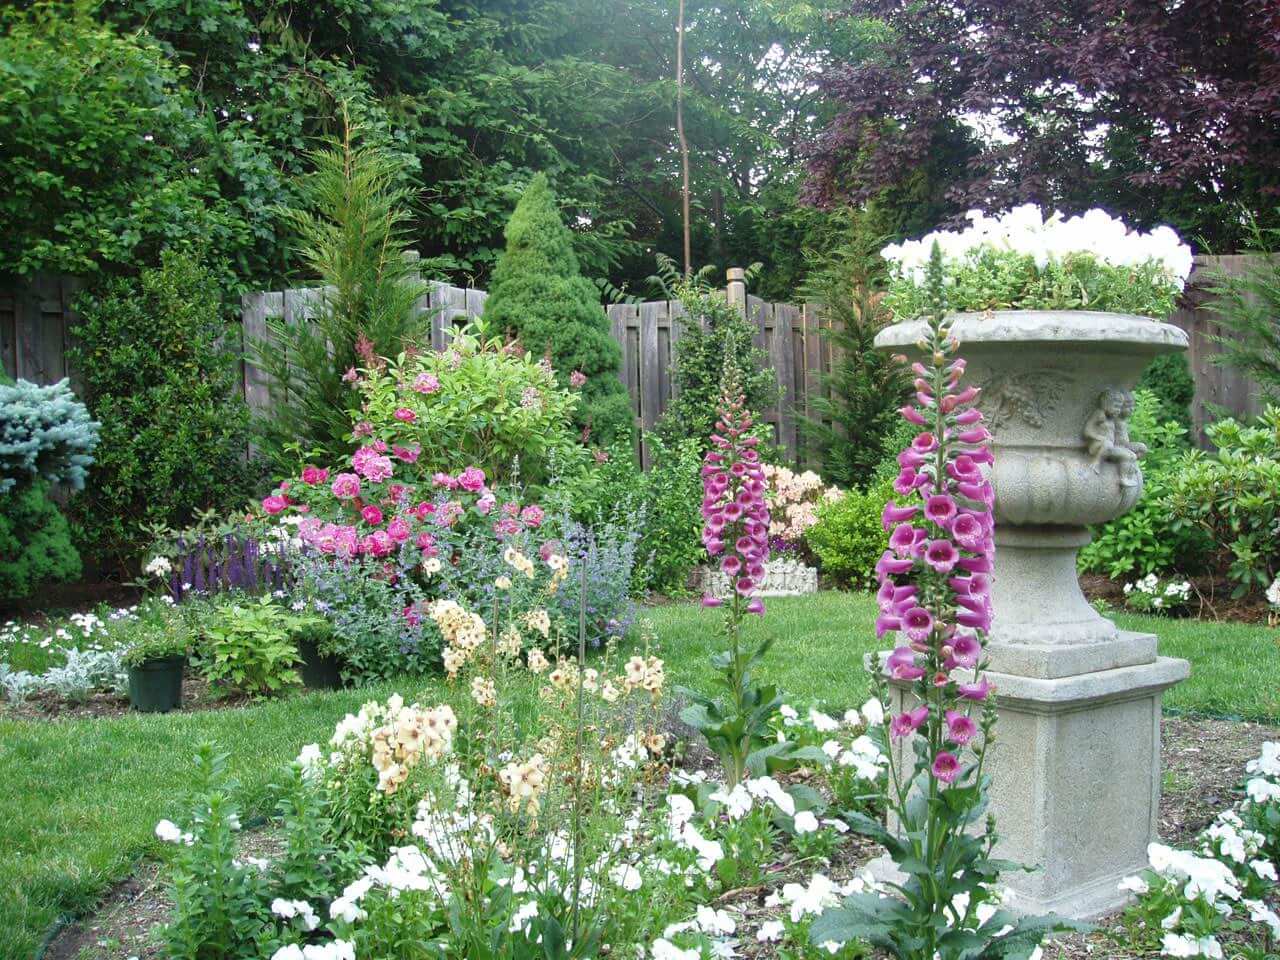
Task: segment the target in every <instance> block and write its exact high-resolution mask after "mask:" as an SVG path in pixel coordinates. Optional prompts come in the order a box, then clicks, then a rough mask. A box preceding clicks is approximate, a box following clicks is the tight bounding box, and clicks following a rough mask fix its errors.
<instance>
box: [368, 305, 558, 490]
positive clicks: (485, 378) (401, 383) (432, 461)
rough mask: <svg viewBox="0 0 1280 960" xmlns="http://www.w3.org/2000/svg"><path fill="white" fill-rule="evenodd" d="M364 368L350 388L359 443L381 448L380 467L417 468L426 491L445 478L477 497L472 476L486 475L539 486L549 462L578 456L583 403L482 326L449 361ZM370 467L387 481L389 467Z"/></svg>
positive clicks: (371, 360)
mask: <svg viewBox="0 0 1280 960" xmlns="http://www.w3.org/2000/svg"><path fill="white" fill-rule="evenodd" d="M362 364H363V366H362V367H361V369H359V370H358V371H355V372H354V373H355V375H354V376H353V377H352V379H351V385H352V388H353V391H354V393H355V395H356V397H357V402H358V423H357V424H356V429H355V430H354V434H355V439H356V440H359V441H364V442H366V443H368V442H370V441H371V442H373V443H374V444H379V445H381V446H382V448H383V449H382V450H381V451H380V452H378V453H377V454H376V455H375V456H376V457H380V458H384V459H385V460H397V461H399V462H401V463H404V464H407V465H408V466H410V467H414V468H415V469H413V470H410V471H407V472H406V473H404V474H403V475H404V476H406V477H412V478H413V479H415V480H416V482H417V483H419V484H421V483H422V482H423V481H424V480H425V479H426V478H427V477H429V476H430V475H431V474H432V473H434V472H436V471H438V470H443V471H445V472H446V473H448V474H449V475H452V476H455V477H458V478H459V480H460V482H461V481H462V480H463V478H467V479H466V480H465V482H466V483H467V484H468V485H467V486H464V487H463V489H465V490H467V491H468V492H471V493H475V492H477V489H478V488H477V487H476V486H475V485H474V481H473V480H472V479H470V478H471V477H472V476H473V474H469V473H468V472H467V471H468V470H472V471H477V470H478V471H481V472H483V474H484V475H485V477H486V478H487V481H486V482H487V483H489V484H490V485H493V484H502V483H505V482H507V481H508V480H510V479H512V478H514V477H515V476H516V474H517V472H518V475H519V477H520V479H521V480H522V481H524V482H528V481H533V482H537V481H539V480H541V479H543V478H544V476H545V474H546V469H547V461H548V458H549V457H551V456H552V455H553V454H562V455H564V456H572V455H574V454H575V453H576V452H577V449H578V447H579V444H578V443H577V440H576V436H575V434H574V431H573V430H572V427H571V424H572V420H573V414H574V411H575V410H576V408H577V405H578V403H579V402H580V394H579V393H578V392H577V391H576V390H571V389H566V388H563V387H561V386H560V385H559V384H558V383H557V380H556V376H555V373H554V371H552V370H550V369H549V368H548V367H546V366H544V365H543V364H542V363H540V362H538V361H535V360H534V359H533V358H532V357H530V356H529V355H528V354H523V353H518V352H515V351H513V350H511V349H508V346H507V344H505V343H503V341H502V340H501V339H500V338H496V337H488V336H486V335H485V334H484V332H483V331H482V329H481V328H480V327H478V326H471V327H468V328H465V329H463V330H460V331H457V332H455V334H454V336H453V339H452V340H451V342H450V346H449V349H448V350H445V351H435V350H420V351H419V350H408V351H406V352H405V353H403V354H401V355H400V356H398V357H396V358H383V357H376V356H372V355H371V356H369V357H367V358H365V359H363V360H362ZM371 460H372V462H371V464H370V466H371V468H372V469H373V470H374V471H375V472H378V473H385V472H387V464H386V463H385V462H383V460H379V459H375V458H371ZM517 464H518V467H517ZM355 472H356V473H357V474H359V475H360V477H361V478H362V479H369V477H368V476H367V474H365V473H363V472H361V470H359V469H357V470H356V471H355Z"/></svg>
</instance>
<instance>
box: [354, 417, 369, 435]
mask: <svg viewBox="0 0 1280 960" xmlns="http://www.w3.org/2000/svg"><path fill="white" fill-rule="evenodd" d="M351 432H352V433H353V434H355V435H356V436H357V437H368V436H371V435H372V434H373V424H372V423H370V422H369V421H368V420H361V421H360V422H359V423H357V424H356V425H355V429H353V430H352V431H351Z"/></svg>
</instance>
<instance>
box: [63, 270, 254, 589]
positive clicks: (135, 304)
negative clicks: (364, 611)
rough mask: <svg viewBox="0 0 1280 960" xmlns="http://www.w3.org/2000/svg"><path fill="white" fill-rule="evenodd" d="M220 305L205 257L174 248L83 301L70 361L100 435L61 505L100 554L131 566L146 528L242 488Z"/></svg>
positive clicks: (183, 520)
mask: <svg viewBox="0 0 1280 960" xmlns="http://www.w3.org/2000/svg"><path fill="white" fill-rule="evenodd" d="M221 306H222V305H221V302H220V298H219V292H218V287H217V284H216V282H215V279H214V276H213V274H212V272H211V271H210V270H209V268H208V267H207V266H205V265H204V264H202V263H201V262H200V261H199V260H198V259H197V258H196V257H194V256H193V255H191V254H190V253H187V252H179V251H177V250H169V251H166V252H165V254H164V256H163V257H162V258H161V265H160V266H159V267H157V268H155V269H151V270H144V271H143V272H142V274H141V276H140V277H139V278H138V279H137V280H125V279H118V280H114V281H111V282H110V283H108V284H106V286H105V287H104V288H103V289H102V290H101V291H99V292H98V293H97V294H96V295H93V296H89V297H86V298H83V299H82V300H81V302H80V304H79V307H78V309H79V312H80V323H79V325H78V326H77V335H78V338H79V343H80V345H79V346H78V347H76V348H75V349H73V350H72V351H70V356H71V362H72V363H73V364H74V366H75V367H76V369H77V370H78V371H79V372H80V376H81V378H82V380H83V384H84V386H83V396H84V399H85V402H86V403H87V404H88V406H89V410H90V412H91V413H92V414H93V416H94V417H95V418H96V419H97V420H99V421H101V423H102V439H101V442H100V444H99V445H98V449H97V453H96V457H97V461H96V462H95V463H94V465H93V467H92V468H91V469H90V471H89V477H88V481H87V483H86V488H85V491H84V492H83V493H82V494H80V495H79V496H77V497H76V498H75V499H74V500H73V501H72V502H71V505H70V507H69V513H70V516H71V518H72V528H73V530H74V531H75V536H76V541H77V543H78V544H79V545H80V546H81V548H82V549H83V550H84V551H85V553H86V554H87V555H88V556H90V557H92V558H93V559H94V560H95V561H97V562H98V563H99V564H100V565H112V566H114V567H115V568H116V570H118V571H120V572H122V573H124V574H125V575H131V574H134V573H136V570H137V567H136V565H137V561H138V560H139V558H140V556H141V554H142V552H143V551H144V550H145V548H146V546H147V544H148V543H149V541H150V539H151V537H150V534H149V533H148V532H147V530H146V529H145V528H147V527H154V526H157V525H166V526H170V527H182V526H185V525H187V524H188V523H190V521H191V519H192V518H193V517H194V516H196V514H197V513H198V512H200V511H202V510H210V509H212V510H219V511H222V510H226V509H229V508H231V507H236V506H239V505H240V504H241V503H242V502H243V500H244V498H245V496H246V495H247V493H248V492H249V489H250V486H251V483H250V479H251V478H250V474H249V471H248V469H247V468H246V465H245V462H244V457H245V453H246V450H247V442H248V435H247V432H246V429H247V423H248V410H247V408H246V406H245V403H244V401H243V399H242V398H241V397H240V396H239V394H238V393H237V392H236V377H237V375H238V364H237V363H236V357H235V356H234V355H233V354H231V353H230V352H229V351H227V350H226V349H224V348H223V347H222V343H223V341H224V340H234V328H233V329H232V330H231V331H230V332H229V331H228V329H227V326H226V324H225V323H224V318H223V314H222V310H221Z"/></svg>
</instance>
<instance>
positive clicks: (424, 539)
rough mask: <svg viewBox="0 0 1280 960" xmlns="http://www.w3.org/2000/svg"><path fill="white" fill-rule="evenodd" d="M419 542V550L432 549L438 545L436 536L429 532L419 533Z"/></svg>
mask: <svg viewBox="0 0 1280 960" xmlns="http://www.w3.org/2000/svg"><path fill="white" fill-rule="evenodd" d="M417 544H418V549H419V550H430V549H431V548H432V547H434V546H435V545H436V538H435V537H433V536H432V535H431V534H429V533H420V534H418V539H417Z"/></svg>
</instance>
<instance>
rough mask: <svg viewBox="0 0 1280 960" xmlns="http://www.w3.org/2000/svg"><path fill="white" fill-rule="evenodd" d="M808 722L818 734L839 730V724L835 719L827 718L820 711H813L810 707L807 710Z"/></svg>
mask: <svg viewBox="0 0 1280 960" xmlns="http://www.w3.org/2000/svg"><path fill="white" fill-rule="evenodd" d="M809 722H810V723H811V724H813V729H815V730H817V731H818V732H819V733H830V732H831V731H833V730H839V729H840V722H839V721H838V720H836V719H835V717H829V716H827V714H825V713H823V712H822V711H821V710H815V709H814V708H812V707H810V708H809Z"/></svg>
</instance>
